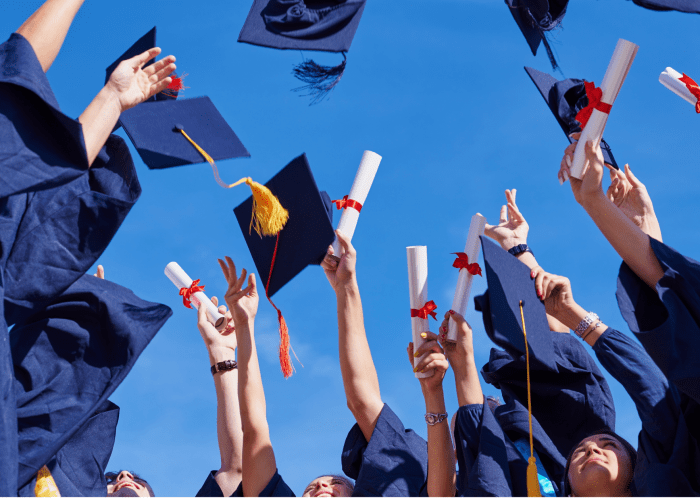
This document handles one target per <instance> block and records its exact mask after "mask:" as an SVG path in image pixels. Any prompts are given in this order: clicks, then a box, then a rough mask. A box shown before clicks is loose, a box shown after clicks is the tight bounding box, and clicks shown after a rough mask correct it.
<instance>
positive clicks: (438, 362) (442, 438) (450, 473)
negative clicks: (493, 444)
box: [407, 332, 456, 497]
mask: <svg viewBox="0 0 700 500" xmlns="http://www.w3.org/2000/svg"><path fill="white" fill-rule="evenodd" d="M421 337H423V338H424V339H425V343H423V345H421V346H420V348H419V349H418V350H417V351H416V352H415V353H414V350H413V342H411V343H409V344H408V349H407V352H408V361H409V363H410V364H411V368H413V363H414V359H413V358H414V354H415V355H416V356H418V357H420V356H423V354H427V355H426V356H425V357H424V358H423V359H422V360H421V362H420V363H419V364H418V365H417V366H416V367H415V368H414V369H413V371H414V372H424V371H428V370H433V376H432V377H428V378H420V379H418V381H419V382H420V386H421V390H422V392H423V399H424V400H425V411H426V413H447V410H446V409H445V395H444V393H443V389H442V381H443V379H444V377H445V372H446V371H447V368H448V366H449V364H448V362H447V358H445V354H444V352H443V350H442V347H440V344H438V342H437V335H435V334H434V333H432V332H423V333H421ZM455 483H456V476H455V459H454V448H453V447H452V437H451V436H450V425H449V420H448V419H445V420H443V421H442V422H440V423H438V424H435V425H428V495H429V496H431V497H453V496H454V494H455V491H456V487H455Z"/></svg>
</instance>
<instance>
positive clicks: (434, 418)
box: [425, 413, 447, 425]
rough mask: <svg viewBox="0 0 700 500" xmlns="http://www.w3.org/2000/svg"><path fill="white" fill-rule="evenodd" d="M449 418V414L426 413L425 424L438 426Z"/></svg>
mask: <svg viewBox="0 0 700 500" xmlns="http://www.w3.org/2000/svg"><path fill="white" fill-rule="evenodd" d="M446 418H447V413H426V414H425V423H427V424H428V425H437V424H439V423H440V422H442V421H443V420H445V419H446Z"/></svg>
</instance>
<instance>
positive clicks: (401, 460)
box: [341, 404, 428, 497]
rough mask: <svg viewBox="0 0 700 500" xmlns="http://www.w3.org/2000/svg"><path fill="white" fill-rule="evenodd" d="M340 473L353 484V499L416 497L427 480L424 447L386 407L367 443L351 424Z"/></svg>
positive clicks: (426, 455) (421, 441)
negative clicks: (355, 497)
mask: <svg viewBox="0 0 700 500" xmlns="http://www.w3.org/2000/svg"><path fill="white" fill-rule="evenodd" d="M341 460H342V464H343V472H345V474H346V475H347V476H348V477H350V478H352V479H354V480H355V489H354V491H353V496H372V497H383V496H387V497H388V496H400V497H417V496H421V493H425V491H426V489H427V479H428V444H427V442H426V441H425V439H423V438H422V437H420V436H419V435H418V434H416V433H415V432H414V431H413V430H411V429H405V428H404V426H403V423H402V422H401V419H399V417H397V416H396V414H395V413H394V412H393V411H391V408H389V405H387V404H385V405H384V407H383V408H382V411H381V413H380V414H379V418H378V419H377V424H376V425H375V427H374V432H373V433H372V437H371V439H370V441H369V443H368V442H367V440H366V439H365V437H364V435H363V434H362V430H361V429H360V426H359V425H357V424H355V425H354V426H353V427H352V429H350V432H349V433H348V436H347V438H346V439H345V445H344V446H343V454H342V459H341Z"/></svg>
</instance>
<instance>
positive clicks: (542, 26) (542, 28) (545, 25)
mask: <svg viewBox="0 0 700 500" xmlns="http://www.w3.org/2000/svg"><path fill="white" fill-rule="evenodd" d="M527 14H528V15H529V16H530V22H531V23H532V26H533V27H534V28H535V29H537V31H539V32H540V36H541V37H542V43H543V44H544V48H545V50H546V51H547V57H549V62H550V64H551V65H552V69H554V70H556V69H559V65H558V64H557V59H556V58H555V57H554V52H553V51H552V47H550V46H549V40H547V34H546V32H547V31H551V30H553V29H554V28H556V27H558V26H559V25H560V24H561V21H558V22H556V23H553V22H552V15H551V14H550V13H549V12H547V15H546V16H545V17H544V18H543V19H542V21H541V22H537V19H535V16H533V15H532V12H531V11H530V9H527Z"/></svg>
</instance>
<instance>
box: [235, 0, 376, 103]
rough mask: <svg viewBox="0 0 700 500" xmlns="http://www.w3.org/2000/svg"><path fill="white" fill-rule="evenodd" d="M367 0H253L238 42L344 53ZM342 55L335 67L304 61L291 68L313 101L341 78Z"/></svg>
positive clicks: (275, 47)
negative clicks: (340, 61) (304, 84)
mask: <svg viewBox="0 0 700 500" xmlns="http://www.w3.org/2000/svg"><path fill="white" fill-rule="evenodd" d="M365 2H366V0H306V3H304V1H303V0H255V1H254V3H253V6H252V7H251V9H250V12H249V13H248V18H247V19H246V21H245V24H244V25H243V29H241V33H240V35H239V36H238V41H239V42H245V43H250V44H253V45H261V46H263V47H271V48H274V49H292V50H319V51H326V52H343V55H344V53H345V52H347V51H348V50H349V49H350V44H351V43H352V39H353V37H354V36H355V31H356V30H357V26H358V25H359V24H360V18H361V17H362V11H363V10H364V8H365ZM344 70H345V58H343V62H342V63H341V64H340V65H338V66H336V67H327V66H320V65H318V64H316V63H315V62H313V61H312V60H307V61H304V62H303V63H301V64H300V65H298V66H297V67H295V68H294V75H295V76H296V77H297V78H298V79H300V80H301V81H303V82H304V83H306V84H307V85H306V86H304V87H300V88H298V89H294V90H309V91H310V95H313V96H314V98H313V100H312V104H313V103H315V102H318V101H320V100H321V99H323V97H325V95H327V94H328V92H330V91H331V90H332V89H333V87H334V86H335V85H336V84H337V83H338V82H339V81H340V78H341V77H342V76H343V71H344Z"/></svg>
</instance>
